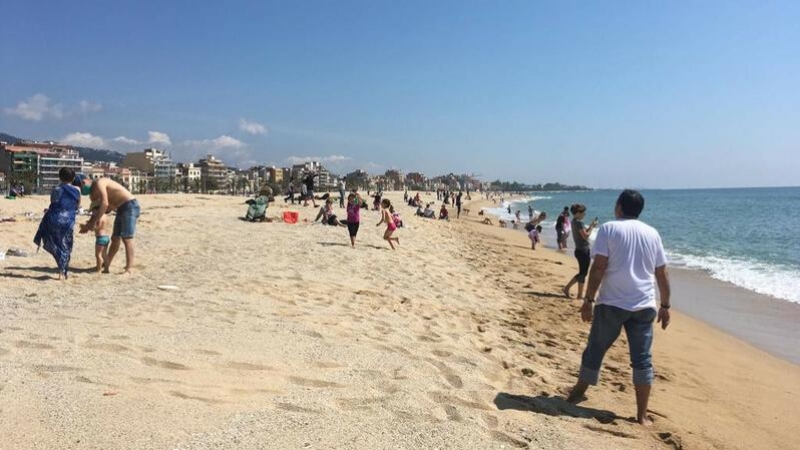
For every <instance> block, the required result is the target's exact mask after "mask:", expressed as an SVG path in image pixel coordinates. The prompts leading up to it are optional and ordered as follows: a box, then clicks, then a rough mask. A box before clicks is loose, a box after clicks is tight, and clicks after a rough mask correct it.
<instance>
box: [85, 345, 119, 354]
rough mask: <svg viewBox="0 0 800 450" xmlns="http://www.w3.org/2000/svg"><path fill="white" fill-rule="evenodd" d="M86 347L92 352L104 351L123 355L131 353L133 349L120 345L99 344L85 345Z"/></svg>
mask: <svg viewBox="0 0 800 450" xmlns="http://www.w3.org/2000/svg"><path fill="white" fill-rule="evenodd" d="M84 347H86V348H89V349H92V350H103V351H107V352H113V353H123V352H129V351H131V349H129V348H128V347H125V346H124V345H120V344H106V343H97V344H86V345H84Z"/></svg>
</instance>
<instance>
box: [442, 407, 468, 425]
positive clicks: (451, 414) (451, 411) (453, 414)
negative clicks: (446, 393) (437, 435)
mask: <svg viewBox="0 0 800 450" xmlns="http://www.w3.org/2000/svg"><path fill="white" fill-rule="evenodd" d="M444 412H445V414H447V420H452V421H454V422H461V421H462V420H464V418H463V417H461V414H459V412H458V410H457V409H456V407H455V406H453V405H444Z"/></svg>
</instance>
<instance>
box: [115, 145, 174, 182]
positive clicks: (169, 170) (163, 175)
mask: <svg viewBox="0 0 800 450" xmlns="http://www.w3.org/2000/svg"><path fill="white" fill-rule="evenodd" d="M121 165H122V167H128V168H132V169H138V170H140V171H142V172H145V173H147V174H148V175H152V176H153V178H154V179H155V180H157V181H165V182H167V183H169V184H174V182H175V174H176V172H175V169H176V164H175V163H174V162H173V161H172V159H171V158H170V156H169V154H168V153H167V152H166V151H164V150H160V149H157V148H147V149H144V151H141V152H131V153H128V154H127V155H125V159H124V160H123V161H122V164H121Z"/></svg>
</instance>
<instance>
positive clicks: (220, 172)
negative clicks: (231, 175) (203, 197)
mask: <svg viewBox="0 0 800 450" xmlns="http://www.w3.org/2000/svg"><path fill="white" fill-rule="evenodd" d="M198 166H200V182H201V186H202V190H203V192H208V191H218V190H220V189H224V188H225V187H226V186H227V182H228V168H227V167H226V166H225V163H223V162H222V160H220V159H218V158H217V157H216V156H213V155H208V156H206V157H205V158H203V159H201V160H200V161H199V162H198Z"/></svg>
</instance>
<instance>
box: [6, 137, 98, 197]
mask: <svg viewBox="0 0 800 450" xmlns="http://www.w3.org/2000/svg"><path fill="white" fill-rule="evenodd" d="M63 167H67V168H70V169H72V170H74V171H76V172H80V170H81V168H82V167H83V158H81V157H80V154H79V153H78V150H76V149H75V148H73V147H72V146H69V145H61V144H57V143H54V142H44V143H41V142H25V141H23V142H17V143H15V144H3V145H2V146H1V147H0V170H2V171H3V172H5V173H6V174H7V177H8V178H9V180H14V181H15V182H19V183H23V184H27V185H28V186H27V187H28V188H29V189H31V190H33V191H34V192H39V193H42V192H49V191H50V190H51V189H52V188H53V187H55V186H57V185H58V184H59V183H60V181H59V179H58V172H59V171H60V170H61V169H62V168H63Z"/></svg>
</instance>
